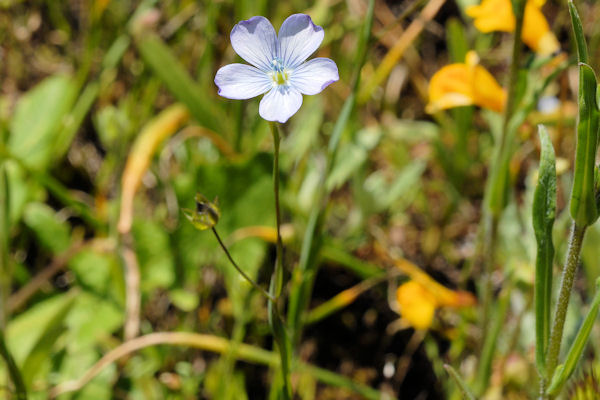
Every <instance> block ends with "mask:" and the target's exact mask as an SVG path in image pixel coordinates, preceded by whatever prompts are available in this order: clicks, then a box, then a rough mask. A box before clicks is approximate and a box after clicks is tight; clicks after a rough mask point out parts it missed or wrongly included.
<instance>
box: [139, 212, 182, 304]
mask: <svg viewBox="0 0 600 400" xmlns="http://www.w3.org/2000/svg"><path fill="white" fill-rule="evenodd" d="M132 233H133V237H134V239H135V248H136V253H137V255H138V262H139V265H140V273H141V276H142V280H141V288H142V291H143V292H144V293H147V292H148V291H150V290H153V289H156V288H168V287H169V286H171V285H172V284H173V282H174V280H175V262H174V260H173V254H172V253H171V251H172V250H171V247H170V243H169V234H168V232H167V231H165V228H164V227H163V226H162V224H158V223H155V222H154V221H151V220H143V219H140V220H137V219H136V220H135V221H134V223H133V229H132Z"/></svg>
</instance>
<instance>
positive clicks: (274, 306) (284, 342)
mask: <svg viewBox="0 0 600 400" xmlns="http://www.w3.org/2000/svg"><path fill="white" fill-rule="evenodd" d="M270 126H271V133H272V134H273V194H274V196H275V218H276V224H277V247H276V256H275V268H274V269H273V275H272V276H271V284H270V287H269V293H270V294H271V296H273V297H274V298H275V302H274V303H270V304H269V322H270V326H271V330H272V332H273V337H274V339H275V342H276V343H277V346H278V349H279V355H280V358H281V375H282V380H283V393H282V394H283V398H284V399H286V400H287V399H290V398H291V397H292V396H293V393H292V384H291V379H290V357H291V345H290V338H289V335H288V333H287V331H286V329H287V328H286V324H285V322H284V321H283V319H282V318H281V317H279V316H280V315H281V313H280V312H279V304H278V300H279V297H280V296H281V291H282V289H283V241H282V240H281V206H280V203H279V144H280V143H281V135H280V129H281V127H280V126H279V124H276V123H275V122H271V123H270Z"/></svg>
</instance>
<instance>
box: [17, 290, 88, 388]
mask: <svg viewBox="0 0 600 400" xmlns="http://www.w3.org/2000/svg"><path fill="white" fill-rule="evenodd" d="M76 297H77V292H75V291H71V292H68V293H66V294H61V295H58V296H54V297H52V298H50V299H48V300H45V301H43V302H42V303H39V304H37V305H35V306H34V307H32V308H30V309H28V310H27V311H25V312H24V313H23V314H21V315H19V316H18V317H16V318H15V319H14V320H12V321H11V322H10V324H9V325H8V328H7V330H6V338H7V344H8V347H9V348H10V349H11V352H12V354H13V356H14V358H15V361H16V363H17V365H19V366H20V369H21V371H22V372H23V378H24V380H25V381H26V382H27V384H30V383H31V382H32V380H33V378H35V375H36V374H37V372H38V371H39V370H40V368H42V367H43V366H44V365H43V364H45V363H46V362H49V359H50V356H51V350H52V347H53V346H54V344H55V342H56V339H57V338H58V337H59V336H60V335H61V334H62V333H63V332H64V330H65V325H64V320H65V317H66V316H67V314H68V312H69V310H70V308H71V306H72V305H73V301H74V300H75V299H76Z"/></svg>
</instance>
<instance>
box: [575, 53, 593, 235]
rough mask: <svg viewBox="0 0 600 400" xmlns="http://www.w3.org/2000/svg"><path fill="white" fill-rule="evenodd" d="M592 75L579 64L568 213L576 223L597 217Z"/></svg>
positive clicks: (585, 223) (588, 68)
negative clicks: (574, 147)
mask: <svg viewBox="0 0 600 400" xmlns="http://www.w3.org/2000/svg"><path fill="white" fill-rule="evenodd" d="M596 86H597V83H596V75H595V74H594V71H593V70H592V68H591V67H590V66H589V65H587V64H583V63H580V64H579V120H578V123H577V147H576V150H575V177H574V180H573V190H572V192H571V206H570V211H571V216H572V217H573V219H574V220H575V222H576V223H577V225H578V226H581V227H584V226H588V225H591V224H593V223H594V222H595V221H596V219H597V218H598V210H597V208H596V193H595V188H594V184H595V182H594V167H595V162H596V151H597V146H598V120H599V117H600V113H599V111H598V108H597V106H596Z"/></svg>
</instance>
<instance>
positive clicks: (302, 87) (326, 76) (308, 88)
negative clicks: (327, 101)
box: [290, 57, 340, 94]
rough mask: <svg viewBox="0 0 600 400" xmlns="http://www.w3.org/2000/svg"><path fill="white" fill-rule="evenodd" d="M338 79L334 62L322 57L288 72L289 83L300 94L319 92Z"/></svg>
mask: <svg viewBox="0 0 600 400" xmlns="http://www.w3.org/2000/svg"><path fill="white" fill-rule="evenodd" d="M339 79H340V76H339V74H338V68H337V65H335V62H333V60H330V59H329V58H322V57H320V58H315V59H313V60H310V61H308V62H305V63H304V64H302V65H300V66H299V67H298V68H297V69H295V70H294V71H293V72H292V73H291V74H290V83H291V84H292V86H294V87H295V88H296V89H298V90H299V91H300V93H302V94H317V93H321V91H322V90H323V89H325V88H326V87H327V86H329V85H330V84H332V83H333V82H336V81H338V80H339Z"/></svg>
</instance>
